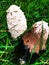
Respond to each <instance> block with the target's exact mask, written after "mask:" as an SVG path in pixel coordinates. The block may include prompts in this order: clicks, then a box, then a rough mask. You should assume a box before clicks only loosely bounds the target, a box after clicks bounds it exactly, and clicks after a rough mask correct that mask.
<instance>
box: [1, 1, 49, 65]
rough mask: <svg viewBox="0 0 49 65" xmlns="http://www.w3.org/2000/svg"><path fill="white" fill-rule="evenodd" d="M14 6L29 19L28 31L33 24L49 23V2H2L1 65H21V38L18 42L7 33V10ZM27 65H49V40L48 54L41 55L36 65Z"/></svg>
mask: <svg viewBox="0 0 49 65" xmlns="http://www.w3.org/2000/svg"><path fill="white" fill-rule="evenodd" d="M12 4H15V5H18V6H20V7H21V9H22V11H23V12H24V14H25V16H26V18H27V25H28V29H30V27H31V25H32V24H33V23H35V22H37V21H40V20H44V21H46V22H48V23H49V0H38V1H37V0H0V65H20V64H19V62H18V60H17V59H18V58H19V56H20V55H19V53H16V52H17V49H19V48H20V47H19V46H20V45H19V41H20V40H21V36H20V37H19V38H18V40H13V39H12V38H11V36H10V33H9V32H6V31H5V30H8V27H7V21H6V10H7V9H8V7H9V6H10V5H12ZM15 48H16V49H15ZM20 54H21V51H20ZM39 60H40V62H39ZM26 65H49V38H48V40H47V44H46V52H44V53H41V55H40V57H39V58H38V59H37V60H36V61H35V63H34V64H26Z"/></svg>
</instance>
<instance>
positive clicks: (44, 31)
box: [22, 21, 49, 53]
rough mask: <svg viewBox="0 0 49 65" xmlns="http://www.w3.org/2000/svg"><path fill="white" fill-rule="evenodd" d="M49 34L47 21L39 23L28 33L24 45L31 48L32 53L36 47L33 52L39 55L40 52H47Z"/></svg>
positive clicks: (24, 38)
mask: <svg viewBox="0 0 49 65" xmlns="http://www.w3.org/2000/svg"><path fill="white" fill-rule="evenodd" d="M48 34H49V27H48V23H47V22H45V21H38V22H36V23H34V24H33V25H32V29H31V31H29V32H27V33H26V34H25V35H24V36H23V38H22V39H23V41H24V45H25V46H27V48H29V51H30V52H32V50H33V49H34V47H35V46H36V47H35V49H34V50H33V51H34V52H36V53H39V51H40V50H45V48H46V41H47V38H48ZM40 47H41V48H40Z"/></svg>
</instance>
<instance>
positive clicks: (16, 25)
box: [6, 5, 27, 39]
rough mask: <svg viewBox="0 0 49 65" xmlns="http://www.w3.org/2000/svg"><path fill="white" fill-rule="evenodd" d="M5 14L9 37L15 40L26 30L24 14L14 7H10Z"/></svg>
mask: <svg viewBox="0 0 49 65" xmlns="http://www.w3.org/2000/svg"><path fill="white" fill-rule="evenodd" d="M6 12H7V16H6V17H7V25H8V29H9V32H10V33H11V36H12V37H13V38H14V39H16V38H17V37H18V36H20V35H21V34H22V33H24V31H26V29H27V23H26V18H25V15H24V12H23V11H22V10H21V9H20V7H18V6H16V5H11V6H10V7H9V8H8V10H7V11H6Z"/></svg>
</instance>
